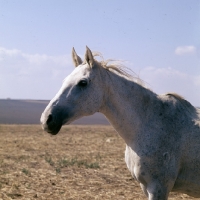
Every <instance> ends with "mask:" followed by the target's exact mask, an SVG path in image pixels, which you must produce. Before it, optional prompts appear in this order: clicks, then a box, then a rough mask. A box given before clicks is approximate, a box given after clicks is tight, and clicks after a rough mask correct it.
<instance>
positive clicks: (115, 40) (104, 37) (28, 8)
mask: <svg viewBox="0 0 200 200" xmlns="http://www.w3.org/2000/svg"><path fill="white" fill-rule="evenodd" d="M86 45H87V46H88V47H89V48H90V49H91V50H95V51H100V52H101V53H102V54H103V55H104V57H105V59H107V58H114V59H120V60H124V61H125V65H127V66H128V67H130V68H131V69H132V70H133V71H135V72H136V73H137V74H139V76H140V77H141V78H142V79H143V80H144V81H145V82H147V85H148V87H150V88H151V89H152V90H153V91H155V92H157V93H165V92H172V91H173V92H177V93H179V94H181V95H183V96H184V97H185V98H186V99H188V100H189V101H191V103H193V104H194V105H196V106H200V1H199V0H192V1H189V0H162V1H160V0H152V1H149V0H144V1H143V0H137V1H136V0H135V1H133V0H132V1H131V0H129V1H122V0H121V1H119V0H101V1H100V0H99V1H94V0H87V1H86V0H84V1H83V0H79V1H78V0H76V1H75V0H73V1H72V0H71V1H69V0H65V1H64V0H63V1H61V0H54V1H53V0H18V1H15V0H12V1H11V0H0V70H1V71H0V98H7V97H10V98H12V99H27V98H28V99H51V98H52V97H53V96H54V95H55V93H56V92H57V91H58V89H59V87H60V86H61V84H62V80H63V79H64V78H65V76H67V75H68V74H69V73H70V72H71V71H72V70H73V65H72V62H71V55H70V54H71V49H72V47H75V49H76V51H77V53H78V54H80V55H81V56H83V55H84V52H85V46H86Z"/></svg>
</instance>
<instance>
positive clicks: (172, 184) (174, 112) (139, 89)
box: [41, 48, 200, 200]
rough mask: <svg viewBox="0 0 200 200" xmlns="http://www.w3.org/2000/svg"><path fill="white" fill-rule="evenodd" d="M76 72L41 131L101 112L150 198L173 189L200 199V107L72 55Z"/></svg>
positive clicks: (55, 100)
mask: <svg viewBox="0 0 200 200" xmlns="http://www.w3.org/2000/svg"><path fill="white" fill-rule="evenodd" d="M72 57H73V61H74V64H75V66H76V68H75V69H74V71H73V72H72V73H71V74H70V75H69V76H68V77H66V78H65V80H64V82H63V84H62V87H61V88H60V90H59V92H58V93H57V94H56V96H55V97H54V98H53V99H52V100H51V102H50V103H49V105H48V106H47V107H46V109H45V110H44V112H43V113H42V116H41V123H42V126H43V129H44V130H45V131H47V132H49V133H51V134H57V133H58V132H59V130H60V128H61V126H62V125H63V124H70V123H71V122H72V121H74V120H76V119H78V118H80V117H83V116H87V115H92V114H94V113H95V112H101V113H103V114H104V115H105V116H106V118H107V119H108V120H109V122H110V123H111V125H112V126H113V127H114V128H115V130H116V131H117V132H118V133H119V135H120V136H121V137H122V138H123V139H124V141H125V142H126V151H125V161H126V164H127V167H128V169H129V170H130V172H131V174H132V176H133V177H134V178H135V179H136V180H137V181H138V182H139V183H140V186H141V188H142V190H143V191H144V193H145V195H146V196H147V197H148V199H149V200H165V199H168V195H169V192H170V191H176V192H181V193H186V194H188V195H191V196H193V197H200V109H197V108H195V107H193V106H192V105H191V104H190V103H189V102H188V101H186V100H185V99H183V98H182V97H180V96H179V95H177V94H165V95H157V94H155V93H154V92H152V91H150V90H149V89H147V88H145V87H143V86H142V85H141V84H140V83H137V81H136V80H135V79H134V78H131V77H130V76H129V75H128V74H126V73H125V72H124V71H123V70H122V69H121V68H119V67H117V66H114V65H108V64H107V62H105V61H102V62H98V61H96V60H95V59H94V56H93V55H92V53H91V51H90V49H89V48H87V49H86V54H85V61H84V62H82V60H81V58H80V57H79V56H78V55H77V54H76V52H75V50H74V49H73V51H72Z"/></svg>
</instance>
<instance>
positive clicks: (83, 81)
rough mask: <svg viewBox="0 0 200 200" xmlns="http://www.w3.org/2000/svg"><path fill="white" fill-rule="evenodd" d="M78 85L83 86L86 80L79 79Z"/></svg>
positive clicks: (85, 84)
mask: <svg viewBox="0 0 200 200" xmlns="http://www.w3.org/2000/svg"><path fill="white" fill-rule="evenodd" d="M78 86H80V87H85V86H87V81H85V80H81V81H80V82H79V83H78Z"/></svg>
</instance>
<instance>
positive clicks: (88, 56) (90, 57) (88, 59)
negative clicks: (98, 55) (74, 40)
mask: <svg viewBox="0 0 200 200" xmlns="http://www.w3.org/2000/svg"><path fill="white" fill-rule="evenodd" d="M85 61H86V62H87V63H88V64H89V65H90V67H92V66H93V65H94V57H93V55H92V52H91V50H90V49H89V48H88V47H87V46H86V52H85Z"/></svg>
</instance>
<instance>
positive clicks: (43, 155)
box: [0, 125, 193, 200]
mask: <svg viewBox="0 0 200 200" xmlns="http://www.w3.org/2000/svg"><path fill="white" fill-rule="evenodd" d="M124 150H125V144H124V142H123V140H122V139H121V138H120V137H119V136H118V135H117V134H116V132H115V131H114V130H113V129H112V128H111V127H110V126H81V125H71V126H64V127H63V128H62V130H61V132H60V133H59V134H58V135H56V136H51V135H49V134H47V133H45V132H43V131H42V130H41V127H40V126H39V125H0V199H3V200H7V199H24V200H28V199H45V200H46V199H48V200H55V199H56V200H65V199H73V200H74V199H75V200H79V199H84V200H89V199H91V200H92V199H99V200H100V199H101V200H105V199H117V200H121V199H126V200H128V199H136V200H137V199H139V200H140V199H146V198H145V196H144V195H143V193H142V191H141V189H140V187H139V184H138V183H137V182H136V181H134V180H133V179H132V177H131V175H130V173H129V171H128V169H127V168H126V164H125V162H124ZM169 199H171V200H175V199H176V200H178V199H193V198H191V197H188V196H187V195H184V194H177V193H171V194H170V198H169Z"/></svg>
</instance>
